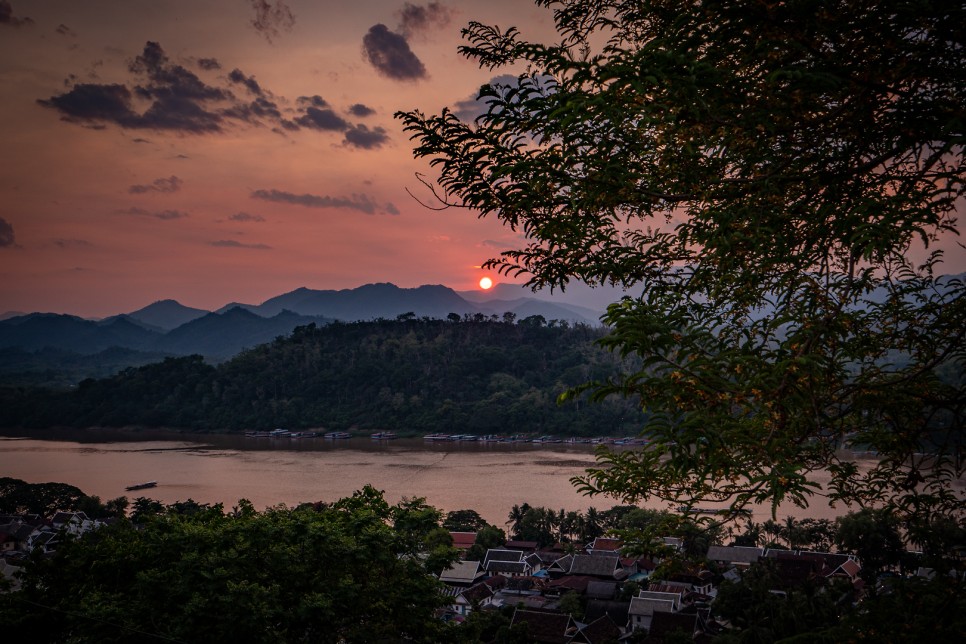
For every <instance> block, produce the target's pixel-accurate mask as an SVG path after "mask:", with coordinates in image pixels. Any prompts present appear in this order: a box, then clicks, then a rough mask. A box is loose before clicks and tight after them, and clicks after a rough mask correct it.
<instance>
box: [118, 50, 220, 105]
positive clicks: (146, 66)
mask: <svg viewBox="0 0 966 644" xmlns="http://www.w3.org/2000/svg"><path fill="white" fill-rule="evenodd" d="M128 69H129V70H130V71H131V72H133V73H135V74H143V75H145V76H147V78H148V80H150V81H151V82H150V83H149V84H147V85H138V86H137V87H136V88H135V90H136V92H137V93H138V94H139V95H140V96H141V97H143V98H147V99H165V98H174V99H187V100H192V101H218V100H226V99H228V98H231V93H230V92H228V91H226V90H224V89H221V88H218V87H212V86H211V85H207V84H205V83H204V82H203V81H202V80H201V79H200V78H198V76H197V75H196V74H194V73H193V72H190V71H188V70H187V69H185V68H184V67H182V66H181V65H178V64H175V63H172V62H171V61H170V60H169V59H168V56H167V54H165V53H164V49H162V47H161V45H160V44H158V43H156V42H150V41H149V42H148V43H147V44H145V45H144V51H142V52H141V54H140V55H138V56H137V57H136V58H135V59H134V60H133V61H131V64H130V65H129V66H128Z"/></svg>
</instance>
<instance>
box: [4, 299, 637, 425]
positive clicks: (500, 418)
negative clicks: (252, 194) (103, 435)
mask: <svg viewBox="0 0 966 644" xmlns="http://www.w3.org/2000/svg"><path fill="white" fill-rule="evenodd" d="M453 317H454V319H451V320H430V319H425V318H424V319H413V318H409V319H406V317H405V316H402V318H401V319H398V320H393V321H389V320H380V321H374V322H353V323H334V324H330V325H326V326H324V327H317V326H315V325H308V326H304V327H298V328H297V329H296V330H295V331H294V332H293V333H292V334H291V335H290V336H288V337H280V338H277V339H276V340H275V341H274V342H271V343H269V344H265V345H261V346H259V347H256V348H254V349H251V350H248V351H245V352H243V353H241V354H239V355H238V356H236V357H235V358H233V359H232V360H230V361H228V362H224V363H222V364H220V365H218V366H212V365H209V364H207V363H205V362H204V360H203V359H202V358H201V357H200V356H189V357H184V358H168V359H166V360H165V361H164V362H160V363H156V364H150V365H146V366H142V367H136V368H130V369H126V370H124V371H122V372H120V373H119V374H117V375H115V376H113V377H110V378H105V379H101V380H85V381H83V382H82V383H81V384H80V385H79V386H78V387H77V388H76V389H73V390H70V391H52V390H41V389H24V388H16V389H15V388H7V389H4V390H2V392H0V396H2V398H0V423H2V425H3V426H4V427H25V428H39V427H50V426H67V427H94V426H108V427H120V426H145V427H174V428H186V429H192V430H199V431H208V430H211V431H217V430H226V429H227V430H234V431H241V430H245V429H267V428H273V427H288V428H326V429H339V430H342V429H349V428H358V429H360V430H366V429H374V428H378V429H388V430H394V431H397V432H401V433H402V432H419V433H422V432H433V431H442V432H448V433H457V432H465V433H498V432H499V433H518V432H538V433H558V434H579V435H609V434H617V433H631V432H634V431H636V429H637V428H639V427H640V425H641V420H642V418H641V412H640V411H638V410H636V409H635V408H634V407H633V405H631V404H630V403H628V402H626V401H620V400H615V401H607V402H605V403H602V404H587V403H585V402H583V401H578V402H570V403H567V404H565V405H563V406H558V405H557V403H556V399H557V396H558V395H559V394H560V393H561V392H562V391H564V390H565V389H566V388H567V387H568V386H571V385H576V384H579V383H582V382H585V381H587V380H589V379H600V378H605V377H607V376H608V375H610V374H613V373H614V372H615V371H616V369H617V364H618V361H617V359H616V358H615V357H614V356H612V355H611V354H610V353H607V352H605V351H603V350H602V349H600V348H599V347H598V346H597V345H596V344H595V342H594V341H595V340H596V339H598V338H599V337H600V336H601V334H602V333H604V332H603V331H602V330H599V329H592V328H590V327H587V326H583V325H576V326H573V327H571V326H569V325H559V324H555V325H546V324H545V323H544V322H543V319H542V318H540V317H539V316H534V317H532V318H527V319H525V320H522V321H520V322H515V321H514V320H513V319H512V315H511V316H507V317H505V318H504V319H503V320H502V321H496V320H495V319H494V318H484V317H483V316H476V317H475V319H474V318H467V317H464V318H463V319H461V320H459V321H456V320H455V318H456V316H453Z"/></svg>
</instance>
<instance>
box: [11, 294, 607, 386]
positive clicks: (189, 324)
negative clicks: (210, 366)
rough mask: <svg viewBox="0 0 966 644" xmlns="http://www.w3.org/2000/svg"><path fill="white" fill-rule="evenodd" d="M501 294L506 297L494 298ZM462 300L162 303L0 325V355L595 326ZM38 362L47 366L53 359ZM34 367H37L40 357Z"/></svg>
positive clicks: (587, 315)
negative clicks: (376, 325)
mask: <svg viewBox="0 0 966 644" xmlns="http://www.w3.org/2000/svg"><path fill="white" fill-rule="evenodd" d="M481 294H482V295H481ZM504 294H506V295H508V296H512V297H505V298H504V297H500V296H502V295H504ZM465 295H466V296H467V297H472V298H473V299H474V301H468V299H467V297H463V296H461V295H460V294H458V293H457V292H456V291H454V290H452V289H450V288H448V287H446V286H441V285H425V286H420V287H418V288H400V287H398V286H396V285H394V284H389V283H380V284H366V285H364V286H360V287H359V288H354V289H343V290H314V289H309V288H298V289H295V290H294V291H290V292H288V293H283V294H281V295H278V296H276V297H273V298H271V299H269V300H266V301H265V302H263V303H262V304H258V305H253V304H230V305H226V306H225V307H222V308H221V309H219V310H218V311H216V312H214V313H209V312H207V311H203V310H201V309H195V308H191V307H187V306H184V305H182V304H180V303H179V302H177V301H175V300H161V301H158V302H154V303H153V304H150V305H149V306H146V307H144V308H141V309H138V310H137V311H132V312H130V313H122V314H119V315H115V316H112V317H109V318H105V319H103V320H100V321H93V320H85V319H83V318H80V317H77V316H73V315H63V314H54V313H31V314H27V315H20V316H15V317H11V318H9V319H6V320H0V348H17V349H22V350H24V351H29V352H41V350H44V349H57V350H60V351H67V352H72V353H75V354H79V355H82V356H91V355H93V354H96V353H99V352H102V351H104V350H106V349H109V348H112V347H118V348H122V349H128V350H135V351H140V352H151V353H154V354H164V355H189V354H194V353H197V354H201V355H203V356H205V357H206V358H208V359H210V360H214V361H220V360H224V359H226V358H230V357H231V356H233V355H235V354H236V353H238V352H239V351H241V350H242V349H245V348H251V347H254V346H256V345H258V344H262V343H265V342H270V341H272V340H274V339H275V338H276V337H278V336H283V335H288V334H289V333H291V332H292V330H293V329H294V328H295V327H297V326H304V325H306V324H310V323H316V324H326V323H328V322H330V321H332V320H342V321H345V322H354V321H360V320H376V319H395V318H396V317H397V316H399V315H402V314H406V313H412V314H414V315H415V316H416V317H419V318H422V317H428V318H438V319H445V318H446V317H447V316H449V315H450V314H453V313H455V314H457V315H459V316H461V317H464V316H475V315H480V314H482V315H485V316H487V317H490V316H493V315H496V316H500V317H502V315H503V314H504V313H506V312H512V313H514V314H515V315H516V316H517V318H518V319H523V318H526V317H530V316H533V315H540V316H543V317H544V319H546V320H548V321H549V320H566V321H568V322H571V323H573V322H580V323H584V324H589V325H592V326H596V325H597V324H599V322H598V318H599V316H600V313H599V312H598V311H595V310H592V309H589V308H581V307H579V306H575V305H572V304H566V303H556V302H547V301H544V300H541V299H539V298H535V297H527V295H533V294H532V293H530V292H529V291H528V290H526V289H523V288H521V287H519V286H513V285H500V284H498V285H496V286H495V287H494V288H493V289H492V290H491V291H489V292H485V293H484V292H482V291H481V292H472V293H466V294H465ZM44 355H47V356H50V357H51V358H50V359H51V361H53V360H54V356H56V355H57V354H56V353H51V352H47V353H45V354H44ZM138 359H139V360H140V359H141V357H140V356H139V357H138ZM37 361H41V362H42V361H43V360H42V356H38V357H37ZM37 361H34V362H33V363H32V364H37ZM57 366H58V365H57V364H56V362H51V364H50V368H52V369H56V368H57Z"/></svg>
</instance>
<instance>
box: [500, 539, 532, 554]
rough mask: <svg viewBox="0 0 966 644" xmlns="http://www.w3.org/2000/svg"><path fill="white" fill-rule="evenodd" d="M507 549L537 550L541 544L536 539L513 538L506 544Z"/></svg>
mask: <svg viewBox="0 0 966 644" xmlns="http://www.w3.org/2000/svg"><path fill="white" fill-rule="evenodd" d="M503 547H504V548H506V549H507V550H519V551H520V552H535V551H536V549H537V548H538V547H540V544H539V543H537V542H536V541H521V540H519V539H511V540H510V541H507V542H506V543H505V544H504V545H503Z"/></svg>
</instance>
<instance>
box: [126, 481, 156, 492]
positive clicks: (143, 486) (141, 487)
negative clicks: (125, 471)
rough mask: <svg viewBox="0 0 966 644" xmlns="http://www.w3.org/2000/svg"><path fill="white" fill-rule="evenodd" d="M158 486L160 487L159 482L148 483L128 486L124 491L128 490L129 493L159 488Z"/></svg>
mask: <svg viewBox="0 0 966 644" xmlns="http://www.w3.org/2000/svg"><path fill="white" fill-rule="evenodd" d="M157 485H158V482H157V481H147V482H145V483H138V484H136V485H128V486H127V487H126V488H124V489H125V490H127V491H128V492H133V491H134V490H146V489H148V488H149V487H157Z"/></svg>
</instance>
